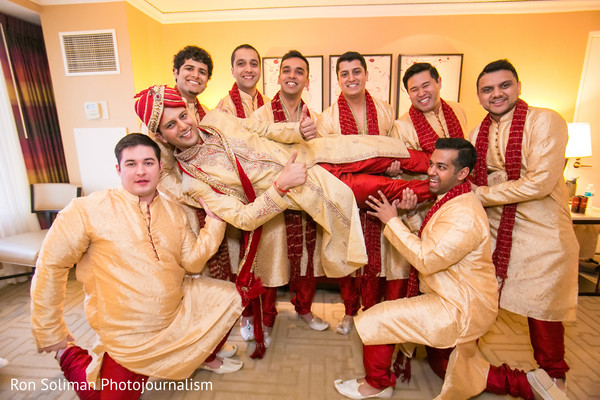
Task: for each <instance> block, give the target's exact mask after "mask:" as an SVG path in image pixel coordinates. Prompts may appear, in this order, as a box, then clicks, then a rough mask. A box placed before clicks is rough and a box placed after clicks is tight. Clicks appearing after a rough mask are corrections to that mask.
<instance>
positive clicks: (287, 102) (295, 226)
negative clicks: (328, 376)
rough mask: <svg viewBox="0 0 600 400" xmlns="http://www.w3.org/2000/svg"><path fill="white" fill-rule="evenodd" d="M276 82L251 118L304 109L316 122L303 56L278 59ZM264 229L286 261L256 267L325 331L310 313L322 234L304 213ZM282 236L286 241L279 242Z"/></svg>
mask: <svg viewBox="0 0 600 400" xmlns="http://www.w3.org/2000/svg"><path fill="white" fill-rule="evenodd" d="M277 82H278V83H279V85H280V90H279V91H278V92H277V94H276V95H275V97H274V98H273V100H272V101H270V102H268V103H267V104H265V105H263V106H262V107H260V108H259V109H258V110H257V111H256V112H254V113H253V114H252V116H251V118H254V119H256V120H258V121H263V122H274V123H281V122H299V121H300V119H301V118H302V109H303V108H304V109H305V110H306V111H305V112H306V113H307V114H308V115H310V117H311V119H312V120H313V121H314V120H316V113H315V112H314V111H313V110H310V111H308V110H307V108H306V107H307V106H306V105H305V104H304V101H302V92H303V91H304V88H305V87H307V86H308V84H309V65H308V60H307V59H306V57H304V56H303V55H302V54H301V53H300V52H299V51H297V50H290V51H288V52H287V53H286V54H284V55H283V57H282V58H281V64H280V67H279V76H278V78H277ZM307 122H310V121H307ZM263 229H264V231H267V230H268V231H269V232H270V233H269V237H277V239H276V240H274V242H277V244H275V243H273V248H274V249H276V248H277V247H278V246H283V249H279V251H275V254H278V253H279V254H284V255H286V258H287V260H281V259H278V260H275V259H274V258H273V259H272V262H271V263H270V264H269V265H262V266H259V269H260V270H264V269H266V268H265V267H270V270H268V271H266V272H267V273H266V275H270V276H273V275H277V276H282V277H287V278H288V281H289V287H290V291H292V292H293V293H294V297H293V298H292V304H293V305H294V308H295V310H296V313H297V315H298V317H299V318H300V319H301V320H302V321H304V322H306V323H307V324H308V325H309V326H310V327H311V328H312V329H315V330H318V331H322V330H325V329H327V328H328V327H329V323H328V322H325V321H323V320H322V319H321V318H319V317H317V316H315V315H314V314H313V313H312V311H311V308H312V303H313V298H314V296H315V291H316V285H317V282H316V279H315V276H319V275H323V271H322V268H321V262H320V257H319V253H320V245H319V242H320V239H321V231H320V229H318V228H317V224H316V223H315V221H314V220H313V219H312V218H311V217H310V216H309V215H308V214H306V213H305V212H303V211H296V210H285V211H284V212H283V213H282V214H279V215H277V216H275V217H274V218H273V219H272V220H271V221H269V222H267V223H266V224H265V225H264V228H263ZM273 235H275V236H273ZM282 237H285V238H286V240H285V241H283V240H281V238H282ZM281 281H283V279H281ZM285 283H287V282H285ZM285 283H283V284H285ZM267 294H268V296H267V298H266V299H265V300H266V304H267V305H268V306H269V307H270V310H267V313H268V314H270V315H273V318H269V319H268V320H267V319H265V321H264V323H265V330H267V331H268V330H270V329H272V326H273V323H274V322H275V320H274V316H275V315H276V314H277V311H276V308H275V298H276V287H271V288H268V289H267ZM264 305H265V301H264V300H263V306H264Z"/></svg>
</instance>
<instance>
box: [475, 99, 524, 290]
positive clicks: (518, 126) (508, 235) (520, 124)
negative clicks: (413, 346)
mask: <svg viewBox="0 0 600 400" xmlns="http://www.w3.org/2000/svg"><path fill="white" fill-rule="evenodd" d="M528 108H529V107H528V105H527V103H526V102H525V101H523V100H521V99H519V100H518V101H517V105H516V106H515V112H514V113H513V118H512V122H511V124H510V131H509V134H508V142H507V143H506V152H505V154H506V159H505V163H504V164H505V169H506V175H507V176H508V179H509V180H511V181H514V180H517V179H519V178H520V176H521V158H522V152H521V149H522V145H523V128H524V126H525V118H526V117H527V109H528ZM491 121H492V118H491V116H490V114H489V113H488V115H487V116H486V117H485V118H484V119H483V122H481V126H480V127H479V133H478V134H477V141H476V142H475V149H476V150H477V154H478V155H479V157H477V163H476V164H475V184H476V185H477V186H487V185H488V182H487V162H486V155H487V151H488V146H489V136H490V124H491ZM516 214H517V203H513V204H505V205H504V206H503V207H502V215H501V217H500V225H499V227H498V234H497V236H496V248H495V249H494V253H493V254H492V261H493V262H494V266H495V267H496V276H497V277H498V278H499V279H500V280H501V282H500V287H499V297H498V301H500V296H501V295H502V288H503V287H504V280H505V279H506V276H507V272H508V262H509V261H510V252H511V249H512V234H513V228H514V226H515V217H516Z"/></svg>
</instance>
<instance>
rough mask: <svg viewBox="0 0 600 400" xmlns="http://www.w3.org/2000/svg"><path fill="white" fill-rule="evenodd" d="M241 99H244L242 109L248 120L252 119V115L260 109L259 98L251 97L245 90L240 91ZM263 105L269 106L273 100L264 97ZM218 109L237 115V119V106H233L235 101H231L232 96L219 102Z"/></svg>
mask: <svg viewBox="0 0 600 400" xmlns="http://www.w3.org/2000/svg"><path fill="white" fill-rule="evenodd" d="M239 92H240V98H241V99H242V107H243V108H244V114H246V118H248V117H250V115H251V114H252V113H253V112H254V111H256V110H257V109H258V108H259V107H258V96H254V97H252V96H250V95H249V94H248V93H246V92H244V91H243V90H240V91H239ZM262 98H263V104H267V103H269V102H270V101H271V99H269V98H268V97H267V96H265V95H263V96H262ZM217 108H218V109H219V110H221V111H225V112H226V113H228V114H231V115H235V116H236V117H237V114H236V110H235V104H233V100H232V99H231V96H229V95H227V96H225V97H223V98H222V99H221V101H219V104H217Z"/></svg>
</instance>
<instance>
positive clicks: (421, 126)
mask: <svg viewBox="0 0 600 400" xmlns="http://www.w3.org/2000/svg"><path fill="white" fill-rule="evenodd" d="M441 102H442V112H443V113H444V119H445V120H446V126H447V128H448V135H449V136H450V137H456V138H464V137H465V135H464V133H463V130H462V127H461V126H460V122H459V121H458V118H457V117H456V114H455V113H454V110H452V107H450V105H449V104H448V103H446V102H445V101H444V100H441ZM408 116H409V117H410V120H411V121H412V123H413V126H414V127H415V130H416V131H417V136H418V137H419V144H420V145H421V148H422V149H423V150H424V151H426V152H428V153H433V150H435V141H436V140H438V138H439V136H438V135H437V133H435V131H434V130H433V128H432V127H431V124H430V123H429V121H427V118H425V114H423V113H422V112H421V111H419V110H417V109H416V108H415V107H414V106H410V109H409V110H408Z"/></svg>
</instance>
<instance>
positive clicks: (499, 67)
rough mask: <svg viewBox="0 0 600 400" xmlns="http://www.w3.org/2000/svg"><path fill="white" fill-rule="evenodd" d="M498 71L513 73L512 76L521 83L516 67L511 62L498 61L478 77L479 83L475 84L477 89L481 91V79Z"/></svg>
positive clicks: (488, 66)
mask: <svg viewBox="0 0 600 400" xmlns="http://www.w3.org/2000/svg"><path fill="white" fill-rule="evenodd" d="M496 71H510V72H512V74H513V76H514V77H515V79H516V80H517V82H519V75H518V74H517V70H516V69H515V67H514V65H512V64H511V63H510V61H508V60H507V59H502V60H496V61H492V62H491V63H489V64H488V65H486V66H485V67H483V70H482V71H481V73H480V74H479V76H478V77H477V83H476V84H475V87H476V88H477V90H478V91H479V80H480V79H481V77H482V76H484V75H485V74H489V73H490V72H496Z"/></svg>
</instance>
